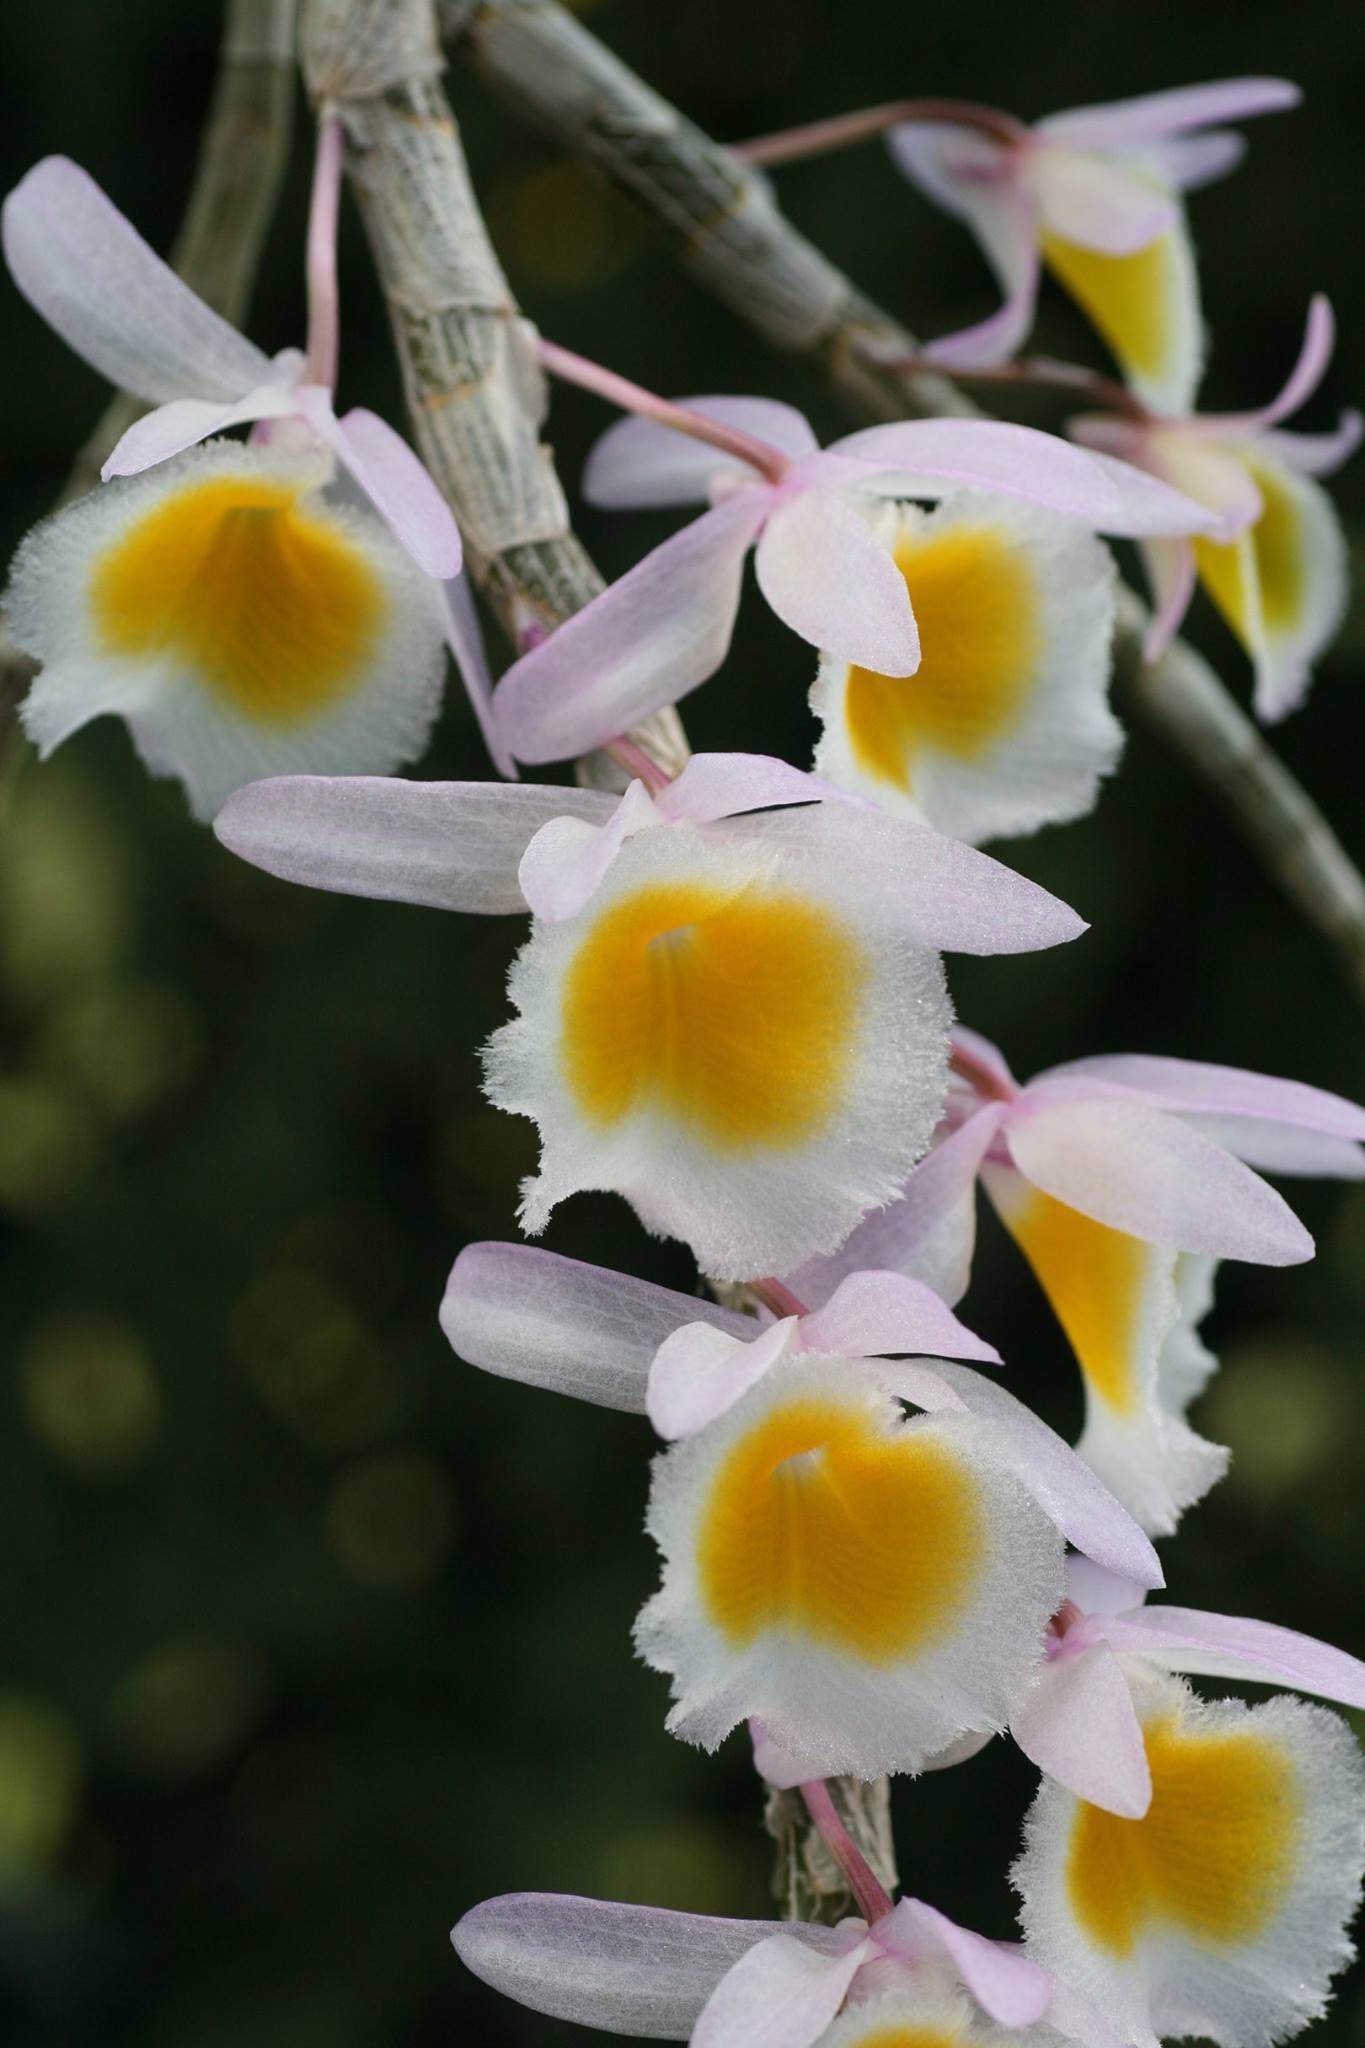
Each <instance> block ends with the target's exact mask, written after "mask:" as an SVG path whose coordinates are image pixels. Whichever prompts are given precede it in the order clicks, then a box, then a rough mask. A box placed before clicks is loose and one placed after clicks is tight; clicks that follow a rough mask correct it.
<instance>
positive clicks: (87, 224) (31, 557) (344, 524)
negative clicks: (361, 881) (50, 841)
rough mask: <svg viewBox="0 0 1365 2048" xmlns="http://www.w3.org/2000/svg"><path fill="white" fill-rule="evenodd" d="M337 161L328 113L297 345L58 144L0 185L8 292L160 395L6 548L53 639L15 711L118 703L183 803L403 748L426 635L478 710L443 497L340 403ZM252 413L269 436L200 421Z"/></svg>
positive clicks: (422, 716) (379, 761)
mask: <svg viewBox="0 0 1365 2048" xmlns="http://www.w3.org/2000/svg"><path fill="white" fill-rule="evenodd" d="M339 171H340V160H339V154H338V141H337V136H336V131H335V126H334V124H330V125H329V124H326V123H324V127H323V131H322V142H321V145H320V149H319V173H318V181H317V184H316V186H315V192H314V219H313V225H312V232H311V235H310V262H309V274H310V287H311V292H310V296H311V298H312V301H313V315H314V317H313V321H312V326H313V330H314V332H313V335H312V341H311V345H310V351H309V356H308V358H307V359H305V357H304V356H303V355H302V354H301V353H300V352H299V351H298V350H297V349H286V350H283V351H282V352H281V353H280V354H278V355H276V356H275V357H273V358H269V357H266V356H265V355H263V354H262V352H261V351H260V350H259V349H258V348H257V347H256V346H255V345H254V344H253V343H252V342H250V341H248V340H247V339H246V338H245V337H244V336H243V335H241V334H239V333H238V332H237V330H236V329H235V328H233V327H231V326H229V325H228V323H227V322H226V321H225V320H222V319H220V318H219V316H218V315H217V314H216V313H214V312H213V311H212V310H211V309H210V308H209V307H208V306H206V305H205V304H204V302H203V301H202V300H201V299H199V298H197V297H196V296H195V294H194V293H193V292H192V291H191V290H190V289H189V287H188V286H187V285H185V284H184V283H182V281H181V280H180V279H179V278H178V277H177V276H176V275H175V273H174V271H172V270H171V269H170V268H169V267H168V266H167V265H166V264H165V263H163V262H162V260H161V259H160V257H159V256H157V255H156V254H155V253H154V252H153V251H152V250H151V249H150V248H149V247H148V245H147V244H146V242H144V241H143V239H142V237H141V236H140V235H139V234H138V233H137V232H136V230H135V229H134V228H133V227H132V225H131V224H130V222H129V221H127V220H126V219H125V218H124V216H123V215H122V214H121V213H120V212H119V211H118V209H117V207H115V206H114V205H113V204H112V203H111V202H110V201H109V200H108V199H107V198H106V197H105V195H104V193H103V192H102V191H101V190H100V188H99V187H98V186H97V185H96V184H95V183H94V182H93V180H92V179H90V178H89V177H88V176H87V175H86V173H85V172H84V171H82V170H81V169H80V168H79V167H78V166H77V165H76V164H73V163H71V162H69V161H68V160H67V159H65V158H63V157H49V158H46V159H45V160H44V161H43V162H42V163H40V164H38V165H37V166H36V167H35V168H34V169H33V170H31V171H30V172H29V173H28V174H27V176H26V177H25V178H23V179H22V180H21V181H20V183H19V185H18V186H16V188H15V190H14V191H13V192H11V193H10V195H9V197H8V199H7V200H6V201H5V204H4V210H3V241H4V252H5V257H6V261H7V262H8V264H9V268H10V272H11V275H12V276H13V278H14V281H15V283H16V284H17V285H18V287H19V289H20V291H21V292H22V293H23V294H24V296H25V298H27V299H28V301H29V302H30V304H31V305H32V306H33V307H34V308H35V309H36V310H37V311H38V312H39V313H40V314H41V315H42V317H43V318H44V319H45V320H46V321H47V322H48V324H49V325H50V326H51V327H53V328H54V329H55V330H56V332H57V333H58V334H60V335H61V336H62V338H63V339H64V340H65V341H66V342H68V343H69V344H70V346H71V347H72V348H74V349H75V350H76V351H77V353H78V354H80V355H81V356H83V357H84V358H85V360H86V361H87V362H88V363H90V364H91V365H92V366H93V367H94V368H95V369H97V370H98V371H99V372H100V373H101V374H102V375H103V376H106V377H108V378H109V380H110V381H111V382H112V383H114V384H117V385H119V386H120V387H122V388H123V389H124V390H126V391H129V392H131V393H132V394H133V396H134V397H137V398H141V399H145V400H147V401H148V402H149V403H150V404H151V405H152V406H153V407H154V410H153V411H151V412H149V413H147V414H146V415H144V417H143V418H141V419H139V420H138V421H136V422H135V424H134V425H133V426H131V427H130V428H129V429H128V431H127V433H126V434H125V435H124V436H123V438H122V440H121V441H120V442H119V443H118V446H117V447H116V448H115V449H114V451H113V453H112V455H111V456H110V457H109V459H108V461H107V462H106V463H105V465H104V470H103V475H104V477H105V478H106V480H109V479H112V480H113V481H110V482H107V483H106V488H105V489H104V490H102V491H96V492H94V493H92V494H90V495H89V496H87V497H86V498H85V499H83V500H81V501H80V502H78V503H77V504H75V505H72V506H70V507H68V508H67V509H66V510H64V511H61V512H58V513H57V514H56V515H55V516H54V517H53V518H51V519H48V520H46V521H44V522H43V523H42V524H41V525H40V526H39V527H37V528H36V529H35V531H34V532H33V533H32V535H30V537H29V539H28V540H27V541H26V542H25V544H24V546H23V548H22V549H21V551H20V554H19V557H18V559H17V561H16V564H15V569H14V577H13V581H12V584H11V587H10V590H9V592H8V593H7V595H6V599H5V602H6V605H7V608H8V609H9V612H10V623H11V626H12V628H13V631H14V634H15V637H16V639H17V640H18V642H19V643H20V645H22V646H23V647H25V648H26V649H27V651H29V652H30V653H32V654H34V655H36V656H38V657H39V658H40V659H41V660H42V662H43V664H44V667H43V671H42V674H41V675H40V676H39V678H38V680H37V682H36V683H35V684H34V686H33V689H32V690H31V692H30V694H29V697H28V699H27V702H26V704H25V706H24V711H23V717H24V722H25V724H26V726H27V728H28V730H29V732H30V733H31V734H32V736H33V738H34V739H35V740H36V741H37V742H38V744H39V746H40V748H41V749H42V751H43V752H44V753H47V752H49V751H50V750H51V749H52V748H53V747H55V746H58V745H59V744H60V743H61V742H62V741H63V740H64V739H66V738H67V737H68V736H69V735H70V734H71V733H73V732H75V731H76V730H77V729H78V728H79V727H80V726H82V725H84V724H85V723H87V722H88V721H89V720H90V719H92V718H95V717H98V716H100V715H101V714H102V713H105V712H114V713H117V714H119V715H121V716H123V717H124V718H125V719H126V721H127V723H128V725H129V728H130V730H131V732H132V734H133V737H134V739H135V741H136V742H137V745H138V747H139V750H140V752H141V753H142V755H143V757H144V759H145V760H146V761H147V764H148V766H149V767H151V768H152V769H153V770H154V771H157V772H170V773H174V774H177V775H179V776H180V777H181V778H182V780H183V781H184V782H185V784H186V786H187V788H188V789H189V792H190V796H191V800H192V802H193V804H194V808H195V810H196V812H197V813H198V814H199V815H200V816H207V815H210V814H211V813H212V811H213V810H214V809H215V808H216V807H217V805H218V804H219V803H220V802H221V801H222V799H223V798H224V797H225V796H226V795H227V794H228V792H229V791H230V790H231V789H233V788H236V787H238V786H239V785H240V784H241V783H243V782H246V781H250V780H252V779H253V778H255V777H259V776H260V775H262V774H266V773H270V772H272V771H276V772H278V771H283V770H290V769H296V768H317V769H327V768H336V769H343V768H349V769H375V770H381V769H389V768H392V767H395V766H397V765H398V764H399V763H400V762H402V761H407V760H411V759H412V758H413V757H414V756H415V755H416V754H417V753H419V752H420V751H421V748H422V745H423V743H424V741H425V739H426V736H427V734H428V732H429V731H430V728H431V725H432V723H433V721H434V719H435V716H436V711H437V708H438V705H439V701H440V688H441V680H442V671H443V655H442V642H443V640H445V641H448V642H449V644H450V645H451V647H452V648H453V650H454V652H455V655H456V658H457V660H458V662H459V663H460V666H461V668H462V671H463V673H464V675H465V678H466V681H467V683H468V685H469V688H470V694H471V697H472V699H473V701H474V707H475V710H476V712H477V713H478V714H479V716H480V718H481V720H482V721H483V723H484V725H485V729H487V717H488V713H487V705H486V701H485V700H486V696H487V681H486V674H485V672H484V669H483V653H482V647H481V645H480V643H479V638H478V628H477V623H476V621H475V619H474V614H473V610H472V607H471V605H470V601H469V598H468V596H467V594H466V592H465V591H464V588H463V586H462V585H461V584H459V583H457V582H456V581H454V580H453V579H455V578H456V577H457V576H458V574H459V570H460V536H459V530H458V528H457V527H456V524H455V521H454V519H453V517H452V516H451V513H450V510H449V507H448V506H447V505H446V503H445V501H444V499H443V498H442V497H441V494H440V492H439V491H438V490H437V488H436V485H435V484H434V483H433V482H432V480H431V478H430V477H429V476H428V474H427V472H426V470H425V469H424V468H423V467H422V465H421V463H420V462H419V461H418V459H417V457H416V456H415V455H414V454H413V453H412V451H411V449H410V448H409V447H408V446H407V444H406V443H405V442H404V441H402V440H401V439H400V437H399V436H398V435H397V434H395V433H394V432H393V430H392V428H390V427H388V426H387V425H386V424H385V423H384V421H383V420H381V419H379V418H378V417H377V416H376V415H375V414H374V413H371V412H367V411H366V410H365V409H364V408H363V407H362V408H356V409H354V410H352V411H350V412H348V413H346V414H345V415H344V416H343V417H342V418H340V419H339V418H338V417H337V416H336V413H335V412H334V410H333V405H332V392H331V388H330V379H331V376H332V374H333V370H334V361H335V339H336V337H335V303H334V292H333V289H332V287H334V278H331V277H330V270H329V265H330V261H331V256H332V250H333V243H334V234H333V232H332V231H333V230H334V226H335V221H334V213H335V180H336V179H337V178H338V177H339ZM329 279H330V282H329ZM252 422H254V423H256V425H257V430H258V431H257V438H258V439H259V440H261V441H263V443H264V445H263V446H259V447H255V448H246V447H244V446H243V445H242V444H240V443H237V442H228V441H219V440H214V439H210V437H211V436H215V435H219V434H222V433H223V432H224V431H225V430H226V429H228V428H231V427H234V426H240V425H244V424H247V423H252ZM204 441H208V446H207V447H206V448H204V449H203V451H202V452H201V453H198V454H196V453H194V452H192V451H194V450H195V449H196V447H197V444H199V443H201V442H204ZM338 465H339V466H340V471H341V473H342V475H343V476H344V478H345V480H346V483H345V488H344V489H341V490H338V487H337V477H336V472H337V467H338ZM348 494H349V496H350V497H351V498H353V499H354V498H357V497H358V498H359V499H360V500H361V501H362V503H361V504H356V503H347V502H346V498H347V495H348ZM498 758H499V760H500V762H502V763H503V764H504V765H505V766H506V768H507V770H508V771H509V772H514V771H512V770H511V764H510V762H506V759H505V757H504V756H501V755H500V756H498Z"/></svg>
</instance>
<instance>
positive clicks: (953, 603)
mask: <svg viewBox="0 0 1365 2048" xmlns="http://www.w3.org/2000/svg"><path fill="white" fill-rule="evenodd" d="M895 561H896V567H897V568H898V569H899V570H900V572H901V574H902V575H903V576H904V578H905V581H906V586H907V588H908V589H909V592H910V602H911V604H912V605H913V607H914V612H915V619H916V623H917V624H918V626H919V636H920V653H921V660H920V665H919V667H918V669H917V670H916V671H915V673H914V675H912V676H882V675H878V674H876V673H875V671H874V670H872V669H867V668H852V669H850V671H849V676H848V683H847V687H846V692H845V716H846V718H847V721H848V735H849V744H850V746H851V748H852V750H853V756H854V759H855V760H856V761H857V763H858V765H859V767H860V768H861V769H862V770H863V772H864V773H865V774H868V775H873V776H876V777H877V779H878V780H879V781H882V782H890V783H894V784H895V785H896V787H897V788H899V789H903V790H906V791H907V792H908V791H909V790H910V788H911V786H912V782H913V777H914V764H915V758H916V755H917V754H918V753H919V752H920V750H921V749H922V748H932V749H936V750H937V751H938V752H939V753H944V754H951V755H953V756H954V757H956V758H957V759H958V760H963V761H970V760H974V759H976V758H977V757H978V756H979V755H980V754H982V753H984V752H985V750H986V749H987V748H988V747H989V746H990V745H991V744H992V743H993V742H994V741H995V740H997V739H999V738H1000V737H1001V736H1002V735H1003V734H1004V733H1006V732H1007V731H1008V730H1009V728H1010V726H1011V725H1012V724H1013V723H1014V722H1015V720H1016V719H1017V717H1018V715H1019V712H1020V710H1021V709H1022V706H1023V703H1024V698H1025V693H1026V689H1027V685H1028V681H1029V677H1030V676H1031V674H1032V672H1033V669H1034V665H1035V663H1036V662H1037V659H1038V651H1039V643H1040V639H1041V634H1040V628H1039V621H1038V604H1037V598H1036V595H1035V592H1034V587H1033V580H1032V577H1031V575H1030V573H1029V568H1028V563H1027V559H1026V557H1025V555H1024V552H1023V550H1022V549H1021V548H1020V547H1019V546H1018V545H1017V544H1016V543H1014V542H1012V541H1011V540H1009V539H1008V538H1007V537H1006V535H1005V534H1003V533H1001V532H1000V531H999V530H998V529H997V528H994V527H989V526H983V527H975V528H971V529H968V530H962V529H958V530H956V531H953V532H949V533H944V534H940V535H933V534H930V535H929V536H927V537H926V538H923V539H920V538H915V537H909V536H907V537H906V538H905V539H904V540H902V541H901V542H900V544H899V545H898V546H897V548H896V551H895Z"/></svg>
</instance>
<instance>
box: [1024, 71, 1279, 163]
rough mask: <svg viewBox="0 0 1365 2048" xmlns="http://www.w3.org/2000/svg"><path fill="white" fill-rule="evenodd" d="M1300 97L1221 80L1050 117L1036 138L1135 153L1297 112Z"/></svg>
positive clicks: (1270, 86) (1257, 81) (1258, 82)
mask: <svg viewBox="0 0 1365 2048" xmlns="http://www.w3.org/2000/svg"><path fill="white" fill-rule="evenodd" d="M1302 97H1303V95H1302V93H1301V92H1300V91H1299V88H1298V87H1297V86H1296V85H1291V84H1290V82H1289V80H1288V79H1287V78H1222V79H1219V80H1217V82H1216V83H1214V84H1212V85H1182V86H1177V87H1176V88H1175V90H1174V91H1172V92H1149V93H1143V94H1142V95H1141V96H1140V97H1139V98H1137V99H1128V100H1109V101H1106V102H1105V103H1104V104H1103V105H1101V106H1096V107H1073V108H1072V109H1070V110H1069V111H1068V112H1067V113H1065V114H1049V116H1048V118H1047V119H1046V120H1045V121H1040V122H1039V123H1038V125H1037V130H1036V132H1037V133H1038V134H1039V135H1043V136H1046V137H1047V138H1048V139H1049V140H1050V141H1056V142H1061V141H1065V142H1068V143H1070V144H1072V145H1073V146H1074V147H1075V148H1077V149H1117V148H1123V147H1134V146H1137V145H1140V144H1142V143H1144V142H1150V141H1152V140H1154V139H1156V138H1158V137H1160V136H1163V135H1182V134H1184V133H1185V131H1186V130H1187V129H1190V128H1211V127H1213V126H1215V125H1216V124H1217V123H1220V122H1223V121H1246V120H1250V118H1251V117H1252V115H1253V114H1277V113H1279V112H1280V111H1281V110H1282V109H1283V108H1285V107H1296V106H1297V105H1298V104H1299V101H1300V100H1301V99H1302Z"/></svg>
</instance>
